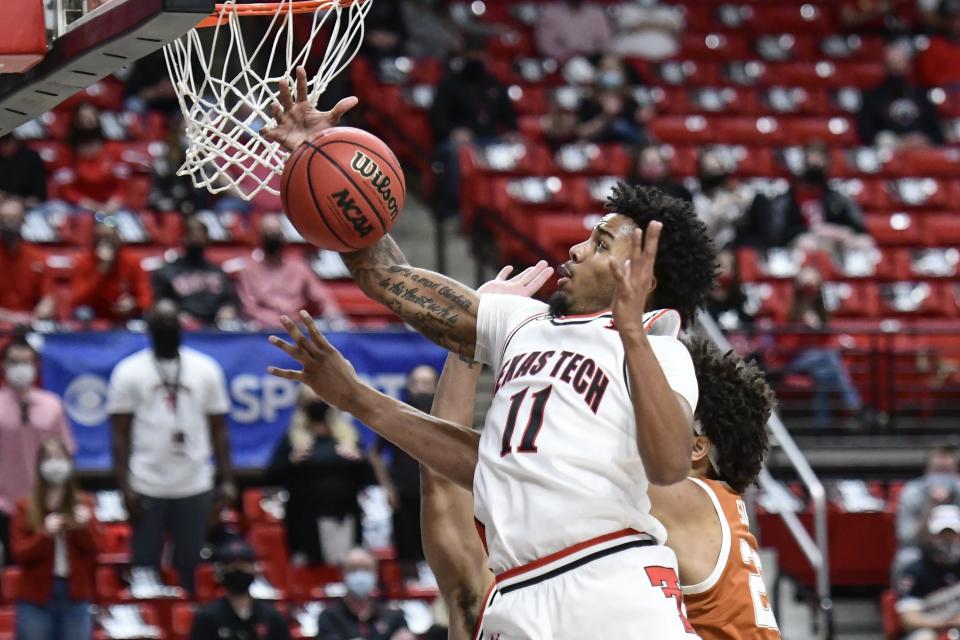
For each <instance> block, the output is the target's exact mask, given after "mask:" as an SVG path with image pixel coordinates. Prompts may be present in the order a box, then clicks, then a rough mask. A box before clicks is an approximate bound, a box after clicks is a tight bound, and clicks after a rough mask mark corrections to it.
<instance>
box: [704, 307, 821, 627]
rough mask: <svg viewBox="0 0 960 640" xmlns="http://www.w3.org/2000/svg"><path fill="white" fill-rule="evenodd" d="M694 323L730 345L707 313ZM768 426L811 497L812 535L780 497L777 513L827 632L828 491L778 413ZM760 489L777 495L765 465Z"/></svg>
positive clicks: (715, 339)
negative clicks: (810, 578) (804, 566)
mask: <svg viewBox="0 0 960 640" xmlns="http://www.w3.org/2000/svg"><path fill="white" fill-rule="evenodd" d="M697 326H698V327H699V328H700V329H701V330H702V331H703V333H704V334H706V336H707V337H708V338H709V339H710V340H711V341H712V342H713V343H714V344H715V345H717V347H719V348H720V349H722V350H724V351H728V350H730V349H731V346H730V342H729V341H728V340H727V338H726V336H724V335H723V331H721V330H720V327H718V326H717V323H716V322H715V321H714V320H713V318H711V317H710V315H709V314H708V313H706V312H705V311H703V310H701V311H700V312H699V313H698V314H697ZM767 428H768V429H769V431H770V435H771V436H772V437H773V441H774V442H775V443H776V444H777V445H779V447H780V449H781V450H782V451H783V454H784V455H785V456H786V458H787V460H788V461H789V462H790V464H791V465H792V466H793V468H794V469H795V470H796V472H797V475H798V476H799V477H800V481H801V482H803V484H804V486H805V487H806V488H807V492H808V493H809V494H810V501H811V503H812V505H813V537H811V536H810V533H809V532H808V531H807V529H806V527H804V526H803V523H801V522H800V518H799V517H797V514H796V513H794V512H793V510H792V509H791V507H790V505H789V503H787V502H786V501H785V500H782V501H781V504H780V507H781V508H780V509H778V511H779V516H780V517H781V518H782V519H783V521H784V524H785V525H786V527H787V530H788V531H789V532H790V535H792V536H793V538H794V540H796V541H797V544H798V545H799V546H800V551H801V552H802V553H803V555H804V557H805V558H806V559H807V562H809V563H810V566H811V567H813V571H814V574H815V576H816V580H815V591H816V596H817V615H818V617H819V619H820V622H821V624H820V625H819V629H820V630H821V634H827V635H829V634H830V633H831V632H832V624H831V610H832V608H833V602H832V601H831V599H830V556H829V555H828V540H827V494H826V491H825V490H824V488H823V483H822V482H820V479H819V478H817V474H816V473H814V471H813V468H812V467H811V466H810V463H809V462H807V459H806V457H805V456H804V455H803V452H802V451H800V447H798V446H797V443H796V442H794V440H793V437H792V436H791V435H790V432H789V431H787V428H786V426H785V425H784V424H783V421H782V420H780V415H779V414H778V413H777V412H776V411H774V412H773V413H772V414H771V416H770V419H769V420H768V421H767ZM757 480H758V481H759V483H760V487H761V489H764V490H765V492H766V493H767V494H768V495H771V496H776V495H777V492H776V491H770V490H769V489H770V488H772V487H773V486H774V485H775V484H776V483H777V481H776V480H775V479H774V478H773V476H772V475H770V472H769V471H768V470H767V469H766V468H764V469H763V470H762V471H761V472H760V476H759V477H758V478H757Z"/></svg>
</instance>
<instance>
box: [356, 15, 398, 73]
mask: <svg viewBox="0 0 960 640" xmlns="http://www.w3.org/2000/svg"><path fill="white" fill-rule="evenodd" d="M400 5H401V3H399V2H381V3H380V4H379V5H371V6H370V9H369V11H367V17H366V18H365V19H364V34H363V45H362V47H361V49H360V55H362V56H364V57H366V58H369V59H371V60H373V61H377V60H380V59H381V58H396V57H397V56H402V55H404V54H405V53H406V48H407V23H406V22H405V21H404V19H403V10H402V8H401V6H400Z"/></svg>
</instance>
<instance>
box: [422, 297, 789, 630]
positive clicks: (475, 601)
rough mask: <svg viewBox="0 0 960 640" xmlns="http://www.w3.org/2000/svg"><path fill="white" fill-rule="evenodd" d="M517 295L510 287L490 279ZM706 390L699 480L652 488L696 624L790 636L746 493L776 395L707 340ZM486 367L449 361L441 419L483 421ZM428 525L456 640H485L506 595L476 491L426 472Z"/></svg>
mask: <svg viewBox="0 0 960 640" xmlns="http://www.w3.org/2000/svg"><path fill="white" fill-rule="evenodd" d="M489 285H493V286H494V290H495V291H500V292H503V293H509V292H510V291H509V285H508V284H506V283H504V282H496V283H489ZM685 342H686V344H687V347H688V348H689V350H690V353H691V355H692V357H693V363H694V368H695V369H696V375H697V379H698V383H699V385H700V393H701V396H700V404H699V405H698V407H697V410H696V414H695V418H696V423H695V430H696V439H695V441H694V447H693V451H692V454H691V458H692V472H691V476H690V477H689V478H688V479H687V480H685V481H683V482H680V483H678V484H675V485H670V486H666V487H662V486H657V487H652V488H651V489H650V497H651V500H652V502H653V509H652V510H653V513H654V515H655V516H656V517H657V518H659V519H660V521H661V522H662V523H663V524H664V525H665V526H666V528H667V533H668V538H667V546H669V547H671V548H672V549H673V550H674V552H675V553H676V554H677V558H678V561H679V566H680V581H681V584H682V585H684V586H683V587H682V589H683V595H684V599H685V603H686V612H687V619H688V620H689V621H690V623H691V624H692V625H693V628H694V629H695V630H696V632H697V634H699V636H700V638H702V639H703V640H775V639H778V638H780V632H779V630H778V628H777V623H776V620H775V618H774V615H773V612H772V610H771V607H770V604H769V601H768V599H767V593H766V587H765V586H764V582H763V574H762V571H761V567H760V560H759V556H758V552H757V543H756V539H755V538H754V537H753V535H752V534H751V533H750V529H749V526H748V522H747V516H746V510H745V508H744V504H743V500H742V499H741V497H740V493H741V492H742V491H743V490H745V489H746V488H747V487H748V486H749V485H750V484H751V483H752V482H753V481H754V480H755V479H756V477H757V474H758V473H759V472H760V468H761V465H762V463H763V458H764V455H765V453H766V451H767V446H768V443H767V434H766V426H765V425H766V422H767V418H768V417H769V416H770V411H771V409H772V407H773V402H774V399H773V393H772V391H771V390H770V387H769V386H768V385H767V384H766V382H765V381H764V379H763V375H762V373H761V372H760V370H759V369H757V367H756V366H755V365H753V364H751V363H747V362H744V361H743V360H741V359H740V358H738V357H736V356H735V355H733V354H722V353H721V352H720V351H719V350H718V349H717V348H716V347H714V346H713V345H712V344H710V343H709V342H707V341H705V340H703V339H701V338H687V339H685ZM479 371H480V367H479V366H478V365H471V364H466V363H464V362H463V361H461V360H460V359H459V358H458V357H457V356H455V355H451V356H449V357H448V358H447V364H446V366H445V367H444V370H443V375H441V377H440V383H439V387H438V389H437V395H436V399H435V401H434V407H433V414H434V415H436V416H437V417H441V418H445V419H447V420H450V421H452V422H457V423H459V424H471V423H472V420H473V407H474V403H473V389H474V388H475V385H476V381H477V378H478V377H479ZM421 477H422V486H421V492H422V494H423V499H422V510H421V521H422V528H423V544H424V551H425V552H426V556H427V561H428V562H429V564H430V566H431V568H432V569H433V571H434V573H435V574H436V577H437V582H438V584H439V586H440V590H441V593H442V594H443V597H444V600H445V601H446V603H447V606H448V608H449V610H450V638H451V640H467V639H468V638H474V637H476V633H477V630H478V629H479V628H480V622H481V619H482V614H483V610H484V609H485V608H486V607H487V606H488V605H489V604H490V600H492V599H493V598H495V597H496V595H495V590H493V589H492V586H493V575H492V574H491V572H490V570H489V569H488V568H487V566H486V562H487V558H486V553H485V552H484V549H483V546H482V545H481V542H480V539H479V538H478V537H476V536H475V535H473V532H472V529H473V498H472V496H471V494H470V492H469V491H467V490H466V489H463V488H461V487H460V486H457V485H456V484H454V483H453V482H451V481H450V480H447V479H446V478H444V477H443V476H440V475H439V474H436V473H434V472H432V471H430V470H429V469H428V468H426V467H424V466H421Z"/></svg>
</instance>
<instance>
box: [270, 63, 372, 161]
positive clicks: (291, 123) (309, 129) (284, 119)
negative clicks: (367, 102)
mask: <svg viewBox="0 0 960 640" xmlns="http://www.w3.org/2000/svg"><path fill="white" fill-rule="evenodd" d="M296 73H297V101H296V102H294V101H293V95H292V94H291V93H290V83H289V82H287V80H286V79H283V80H281V81H280V101H279V102H274V103H273V117H274V118H276V120H277V124H276V125H275V126H273V127H264V128H263V129H262V130H261V131H260V133H261V135H263V137H264V138H266V139H267V140H269V141H270V142H278V143H280V144H281V145H283V146H284V147H286V149H287V151H293V150H294V149H296V148H297V147H299V146H300V145H301V144H303V143H304V141H306V140H309V139H310V138H312V137H313V136H315V135H317V134H318V133H320V132H321V131H323V130H324V129H329V128H330V127H334V126H336V124H337V122H339V121H340V118H341V117H343V114H345V113H346V112H347V111H350V109H352V108H354V107H355V106H357V103H358V102H360V101H359V100H358V99H357V98H356V97H355V96H350V97H349V98H344V99H343V100H341V101H340V102H338V103H337V104H336V105H334V107H333V109H330V111H320V110H319V109H317V108H316V107H314V106H313V105H312V104H310V100H309V98H308V91H307V72H306V70H305V69H304V68H303V67H297V71H296Z"/></svg>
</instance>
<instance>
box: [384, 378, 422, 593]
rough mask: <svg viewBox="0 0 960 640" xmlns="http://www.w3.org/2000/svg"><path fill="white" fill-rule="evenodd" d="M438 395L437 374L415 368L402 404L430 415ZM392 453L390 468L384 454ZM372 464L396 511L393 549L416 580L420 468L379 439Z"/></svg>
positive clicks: (419, 547) (407, 574)
mask: <svg viewBox="0 0 960 640" xmlns="http://www.w3.org/2000/svg"><path fill="white" fill-rule="evenodd" d="M436 392H437V370H436V369H434V368H433V367H431V366H430V365H425V364H424V365H420V366H418V367H415V368H414V369H413V370H412V371H411V372H410V373H409V374H408V375H407V384H406V387H405V389H404V393H403V400H404V401H405V402H406V403H407V404H409V405H410V406H412V407H415V408H417V409H419V410H420V411H423V412H425V413H429V412H430V409H431V408H432V407H433V396H434V394H435V393H436ZM387 451H389V454H388V455H389V456H391V458H392V459H391V461H390V464H389V465H387V462H386V459H385V457H384V453H386V452H387ZM370 463H371V464H372V465H373V470H374V471H375V472H376V475H377V481H378V482H379V483H380V486H382V487H383V488H384V489H385V490H386V492H387V498H388V500H389V501H390V507H391V508H392V509H393V546H394V547H395V548H396V551H397V560H398V561H399V562H400V565H401V568H402V570H403V572H404V576H405V577H407V578H409V579H414V578H415V577H416V576H417V564H418V563H419V562H421V561H422V560H423V542H422V540H421V537H420V465H419V463H418V462H417V461H416V460H414V459H413V458H412V457H410V455H408V454H407V453H406V452H405V451H403V450H401V449H398V448H396V447H394V446H393V445H391V444H390V443H389V442H387V441H386V440H384V439H383V438H379V437H378V438H377V440H376V441H375V442H374V445H373V447H372V448H371V450H370Z"/></svg>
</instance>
